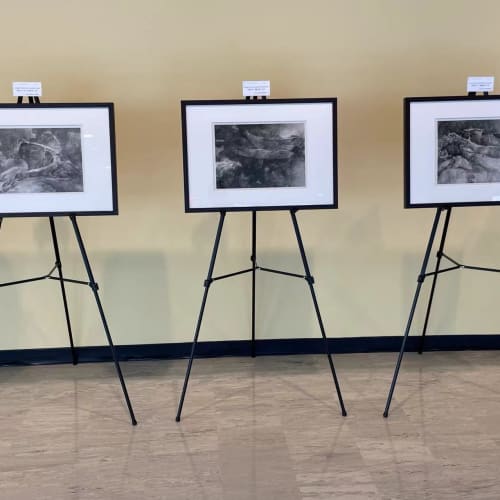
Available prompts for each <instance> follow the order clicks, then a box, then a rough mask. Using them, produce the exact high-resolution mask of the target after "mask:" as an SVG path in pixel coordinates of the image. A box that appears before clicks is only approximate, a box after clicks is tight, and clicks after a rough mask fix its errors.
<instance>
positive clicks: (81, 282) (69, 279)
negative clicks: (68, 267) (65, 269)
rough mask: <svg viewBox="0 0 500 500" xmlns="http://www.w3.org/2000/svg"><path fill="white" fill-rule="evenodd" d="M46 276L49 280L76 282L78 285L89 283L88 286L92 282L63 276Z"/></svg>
mask: <svg viewBox="0 0 500 500" xmlns="http://www.w3.org/2000/svg"><path fill="white" fill-rule="evenodd" d="M46 278H47V279H49V280H56V281H65V282H66V283H75V284H77V285H87V286H90V285H91V283H89V282H88V281H82V280H74V279H72V278H63V279H62V280H61V279H60V278H58V277H57V276H47V277H46Z"/></svg>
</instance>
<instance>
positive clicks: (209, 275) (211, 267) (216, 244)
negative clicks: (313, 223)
mask: <svg viewBox="0 0 500 500" xmlns="http://www.w3.org/2000/svg"><path fill="white" fill-rule="evenodd" d="M225 217H226V212H224V211H222V212H221V213H220V218H219V225H218V226H217V234H216V236H215V242H214V248H213V250H212V257H211V259H210V265H209V267H208V273H207V279H206V280H205V283H204V287H205V291H204V293H203V299H202V301H201V307H200V313H199V315H198V321H197V323H196V330H195V333H194V339H193V345H192V346H191V355H190V356H189V362H188V367H187V370H186V376H185V377H184V386H183V387H182V394H181V399H180V401H179V407H178V409H177V416H176V417H175V421H176V422H180V420H181V413H182V406H183V405H184V398H185V397H186V390H187V386H188V382H189V375H190V374H191V367H192V366H193V359H194V353H195V349H196V344H197V343H198V336H199V334H200V328H201V322H202V320H203V313H204V312H205V305H206V303H207V296H208V290H209V289H210V285H211V284H212V281H213V279H212V276H213V272H214V267H215V259H216V258H217V251H218V249H219V243H220V237H221V234H222V227H223V225H224V219H225Z"/></svg>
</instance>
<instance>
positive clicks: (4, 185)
mask: <svg viewBox="0 0 500 500" xmlns="http://www.w3.org/2000/svg"><path fill="white" fill-rule="evenodd" d="M117 214H118V190H117V171H116V142H115V120H114V105H113V103H109V102H105V103H29V104H14V103H7V104H0V217H2V218H4V217H44V216H69V215H74V216H84V215H92V216H94V215H117Z"/></svg>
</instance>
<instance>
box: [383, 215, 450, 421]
mask: <svg viewBox="0 0 500 500" xmlns="http://www.w3.org/2000/svg"><path fill="white" fill-rule="evenodd" d="M442 210H443V208H438V209H437V210H436V215H435V217H434V223H433V224H432V229H431V234H430V236H429V242H428V243H427V249H426V251H425V255H424V260H423V262H422V268H421V270H420V274H419V276H418V279H417V289H416V290H415V296H414V297H413V303H412V306H411V309H410V315H409V317H408V322H407V324H406V330H405V333H404V337H403V342H402V344H401V350H400V351H399V356H398V361H397V363H396V368H395V370H394V375H393V377H392V383H391V388H390V390H389V395H388V396H387V403H386V405H385V410H384V417H386V418H387V417H388V415H389V408H390V406H391V401H392V395H393V393H394V388H395V386H396V381H397V378H398V373H399V369H400V367H401V360H402V359H403V354H404V351H405V346H406V340H407V338H408V334H409V333H410V328H411V324H412V321H413V316H414V315H415V309H416V307H417V302H418V297H419V295H420V289H421V288H422V283H423V282H424V279H425V271H426V270H427V263H428V261H429V256H430V253H431V249H432V245H433V243H434V239H435V237H436V231H437V227H438V224H439V219H440V217H441V212H442Z"/></svg>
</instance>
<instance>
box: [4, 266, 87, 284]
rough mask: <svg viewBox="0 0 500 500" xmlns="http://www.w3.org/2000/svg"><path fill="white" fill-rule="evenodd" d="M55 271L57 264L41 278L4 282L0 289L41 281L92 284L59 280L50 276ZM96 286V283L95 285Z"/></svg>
mask: <svg viewBox="0 0 500 500" xmlns="http://www.w3.org/2000/svg"><path fill="white" fill-rule="evenodd" d="M56 269H57V264H55V265H54V267H53V268H52V269H51V270H50V271H49V272H48V273H47V274H44V275H43V276H35V277H34V278H26V279H23V280H16V281H6V282H5V283H0V288H2V287H4V286H11V285H22V284H24V283H33V282H34V281H42V280H54V281H64V282H66V283H75V284H77V285H87V286H91V285H92V283H90V282H89V281H82V280H75V279H72V278H60V277H58V276H52V275H53V274H54V272H55V270H56ZM96 285H97V283H96Z"/></svg>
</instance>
